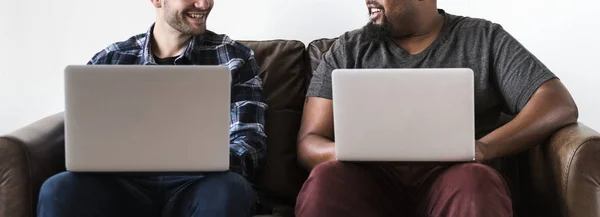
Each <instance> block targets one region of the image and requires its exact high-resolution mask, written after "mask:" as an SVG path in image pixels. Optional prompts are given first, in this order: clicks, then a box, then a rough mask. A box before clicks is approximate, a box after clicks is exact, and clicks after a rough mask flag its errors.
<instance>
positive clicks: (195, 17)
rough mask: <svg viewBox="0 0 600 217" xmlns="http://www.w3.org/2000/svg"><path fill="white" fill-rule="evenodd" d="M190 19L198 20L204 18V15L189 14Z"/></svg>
mask: <svg viewBox="0 0 600 217" xmlns="http://www.w3.org/2000/svg"><path fill="white" fill-rule="evenodd" d="M189 16H190V17H191V18H194V19H198V18H202V17H204V14H189Z"/></svg>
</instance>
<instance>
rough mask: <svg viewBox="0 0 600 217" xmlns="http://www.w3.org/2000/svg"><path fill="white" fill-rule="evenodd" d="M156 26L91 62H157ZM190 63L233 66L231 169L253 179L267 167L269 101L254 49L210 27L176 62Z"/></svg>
mask: <svg viewBox="0 0 600 217" xmlns="http://www.w3.org/2000/svg"><path fill="white" fill-rule="evenodd" d="M153 28H154V25H152V26H151V27H150V29H149V30H148V31H147V32H146V33H143V34H139V35H136V36H133V37H131V38H129V39H128V40H126V41H121V42H117V43H114V44H111V45H110V46H108V47H107V48H106V49H104V50H102V51H100V52H99V53H97V54H96V55H94V57H93V58H92V59H91V60H90V61H89V62H88V65H102V64H120V65H135V64H137V65H156V62H155V60H154V57H153V55H152V52H151V37H152V30H153ZM185 60H187V61H185ZM186 63H191V64H192V65H222V66H227V67H229V69H230V71H231V78H232V89H231V123H230V124H231V125H230V134H229V135H230V145H229V146H230V150H231V153H230V163H231V165H230V170H231V171H233V172H236V173H239V174H240V175H242V176H244V177H246V178H248V179H249V180H253V179H254V178H255V176H256V175H257V173H258V172H260V171H261V170H262V169H263V167H264V164H265V161H266V151H267V150H266V149H267V146H266V135H265V132H264V117H265V115H264V114H265V110H266V107H267V105H266V104H265V103H264V102H263V101H262V98H261V94H262V81H261V79H260V78H259V76H258V73H259V67H258V64H257V63H256V60H255V59H254V52H253V51H252V50H251V49H249V48H247V47H246V46H244V45H242V44H240V43H237V42H235V41H233V40H232V39H230V38H229V37H227V36H226V35H217V34H215V33H214V32H211V31H208V32H207V33H206V34H204V35H201V36H196V37H194V38H193V39H192V40H191V41H190V43H189V44H188V46H187V48H186V49H185V51H184V52H183V53H182V54H181V55H180V56H179V57H177V58H176V60H175V64H186ZM199 112H201V111H199Z"/></svg>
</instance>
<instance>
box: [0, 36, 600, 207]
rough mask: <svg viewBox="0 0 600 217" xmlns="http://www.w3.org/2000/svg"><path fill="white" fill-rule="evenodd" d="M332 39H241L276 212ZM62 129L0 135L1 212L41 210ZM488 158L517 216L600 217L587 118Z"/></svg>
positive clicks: (597, 164)
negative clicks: (255, 73)
mask: <svg viewBox="0 0 600 217" xmlns="http://www.w3.org/2000/svg"><path fill="white" fill-rule="evenodd" d="M333 40H334V39H321V40H316V41H314V42H312V43H310V44H309V45H308V46H307V47H306V46H305V45H304V44H303V43H301V42H299V41H288V40H273V41H241V42H242V43H244V44H246V45H248V46H249V47H250V48H252V49H253V50H254V51H255V54H256V58H257V60H258V62H259V64H260V65H261V68H262V72H261V73H262V74H261V76H262V78H263V81H264V96H265V99H266V101H267V103H268V104H269V109H268V111H267V118H266V133H267V135H268V137H269V138H268V164H267V166H266V167H267V168H266V172H265V174H264V178H263V179H262V181H261V182H260V183H259V185H258V186H259V187H260V188H261V189H262V191H263V192H265V193H266V196H267V198H269V199H270V201H271V202H272V203H273V207H274V211H273V212H274V213H273V215H275V216H293V205H294V202H295V196H296V194H297V193H298V191H299V189H300V187H301V186H302V183H303V181H304V180H305V178H306V177H307V174H308V173H307V171H305V170H304V169H302V168H301V167H299V166H298V164H297V162H296V160H297V159H296V154H295V153H296V134H297V131H298V128H299V125H300V118H301V114H302V113H301V112H302V106H303V103H304V95H305V92H306V88H307V86H308V83H309V79H310V77H311V71H312V69H314V68H316V66H317V64H318V63H319V59H320V57H321V55H322V53H323V52H325V51H326V50H328V49H329V46H330V45H331V43H332V42H333ZM63 133H64V128H63V115H62V113H59V114H56V115H52V116H49V117H46V118H44V119H41V120H39V121H37V122H35V123H32V124H31V125H29V126H25V127H23V128H21V129H18V130H16V131H15V132H13V133H10V134H8V135H5V136H3V137H0V217H30V216H35V210H36V204H37V195H38V192H39V189H40V186H41V184H42V183H43V182H44V180H46V179H47V178H48V177H50V176H52V175H53V174H56V173H58V172H60V171H63V170H64V169H65V168H64V137H63ZM490 164H491V165H492V166H494V167H495V168H497V169H498V170H500V171H501V172H502V173H503V174H505V175H506V176H507V177H508V179H509V182H510V185H511V187H512V193H513V195H512V197H513V198H514V203H515V205H514V206H515V210H516V212H517V213H518V216H543V217H552V216H561V217H594V216H600V134H599V133H597V132H596V131H594V130H592V129H590V128H588V127H586V126H584V125H583V124H581V123H579V124H575V125H572V126H568V127H565V128H564V129H562V130H560V131H559V132H556V133H555V134H554V135H553V136H552V137H551V138H548V140H547V141H546V142H544V143H543V144H541V145H539V146H536V147H534V148H533V149H531V150H530V151H528V152H526V153H522V154H520V155H517V156H513V157H509V158H505V159H499V160H496V161H495V162H492V163H490ZM267 204H269V203H267Z"/></svg>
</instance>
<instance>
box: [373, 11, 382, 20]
mask: <svg viewBox="0 0 600 217" xmlns="http://www.w3.org/2000/svg"><path fill="white" fill-rule="evenodd" d="M379 17H381V12H375V13H371V20H373V21H375V20H377V19H379Z"/></svg>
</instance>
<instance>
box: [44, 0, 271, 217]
mask: <svg viewBox="0 0 600 217" xmlns="http://www.w3.org/2000/svg"><path fill="white" fill-rule="evenodd" d="M151 2H152V4H153V5H154V6H155V8H156V11H157V20H156V22H155V23H154V24H153V25H151V27H150V28H149V30H148V31H147V32H146V33H144V34H139V35H136V36H133V37H131V38H129V39H128V40H125V41H122V42H117V43H114V44H112V45H110V46H108V47H107V48H106V49H104V50H102V51H100V52H99V53H97V54H96V55H95V56H94V57H93V58H92V59H91V60H90V61H89V62H88V64H90V65H97V64H137V65H222V66H227V67H229V69H230V71H231V78H232V86H231V88H232V89H231V90H232V91H231V97H232V98H231V100H232V102H231V125H230V165H231V167H230V171H229V172H224V173H210V174H204V175H195V176H173V175H168V176H167V175H164V176H160V175H145V176H135V177H132V176H128V177H125V176H117V175H90V174H75V173H71V172H63V173H60V174H57V175H55V176H53V177H51V178H50V179H48V180H47V181H46V182H45V183H44V184H43V186H42V189H41V192H40V198H39V203H38V216H40V217H71V216H73V217H75V216H77V217H83V216H90V217H91V216H95V217H96V216H98V217H100V216H106V217H109V216H111V217H112V216H123V217H125V216H127V217H134V216H140V217H141V216H169V217H176V216H182V217H183V216H202V217H213V216H214V217H217V216H223V217H225V216H231V217H234V216H235V217H244V216H252V215H253V214H254V212H255V210H256V208H255V204H256V202H257V201H256V198H257V195H256V193H255V191H254V190H253V188H252V184H251V183H252V181H254V180H255V179H256V177H257V176H258V174H259V173H260V172H261V170H262V169H263V167H264V164H265V158H266V135H265V133H264V128H263V124H264V113H265V109H266V104H265V103H264V102H263V101H262V99H261V94H262V87H261V80H260V78H259V77H258V72H259V67H258V66H257V63H256V61H255V59H254V56H253V52H252V50H250V49H249V48H247V47H245V46H243V45H242V44H239V43H237V42H235V41H233V40H232V39H230V38H229V37H227V36H226V35H218V34H216V33H214V32H211V31H209V30H207V29H206V18H207V16H208V14H209V13H210V11H211V9H212V7H213V4H214V2H213V0H151ZM198 112H202V111H198Z"/></svg>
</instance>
